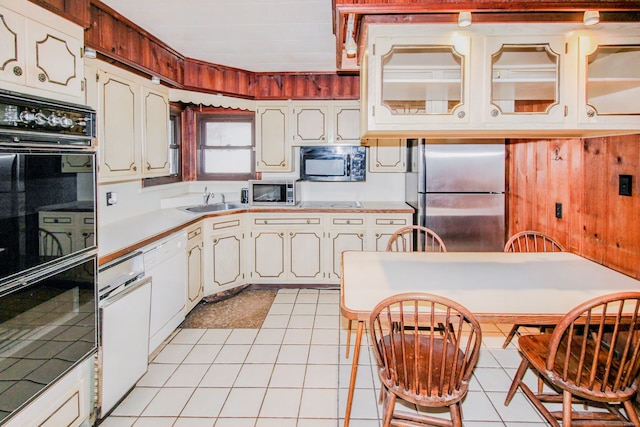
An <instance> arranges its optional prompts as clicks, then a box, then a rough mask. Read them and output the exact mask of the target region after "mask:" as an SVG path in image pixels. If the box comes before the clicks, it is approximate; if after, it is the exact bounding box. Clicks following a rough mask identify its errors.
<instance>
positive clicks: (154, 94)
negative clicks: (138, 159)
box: [142, 86, 170, 178]
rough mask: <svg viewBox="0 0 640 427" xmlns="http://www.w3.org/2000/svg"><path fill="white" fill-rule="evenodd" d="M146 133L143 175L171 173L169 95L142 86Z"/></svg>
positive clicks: (165, 174)
mask: <svg viewBox="0 0 640 427" xmlns="http://www.w3.org/2000/svg"><path fill="white" fill-rule="evenodd" d="M142 105H143V116H144V127H143V131H144V135H143V139H142V141H143V146H142V158H143V164H142V175H143V176H144V177H145V178H150V177H154V176H167V175H169V166H170V164H169V97H168V94H167V93H166V91H165V92H164V93H163V92H160V91H157V90H155V89H152V88H150V87H147V86H142Z"/></svg>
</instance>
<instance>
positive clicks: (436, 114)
mask: <svg viewBox="0 0 640 427" xmlns="http://www.w3.org/2000/svg"><path fill="white" fill-rule="evenodd" d="M392 27H393V28H392V29H390V30H389V31H386V29H387V26H386V25H385V26H377V27H376V26H370V31H369V39H368V44H367V47H366V52H365V55H364V57H363V60H362V62H363V70H362V71H361V76H362V75H363V74H364V80H363V81H364V84H361V91H362V93H361V97H360V99H361V103H362V105H361V108H362V110H363V114H362V116H361V126H362V132H361V134H362V135H361V136H363V135H364V134H366V133H367V132H369V131H371V130H394V129H400V128H402V127H406V128H415V127H416V126H417V127H418V128H420V129H426V128H427V127H432V126H433V125H445V124H446V125H454V126H459V125H464V124H468V123H469V108H470V98H469V94H470V90H469V79H470V75H471V68H470V66H471V63H470V50H471V38H470V36H469V35H468V34H465V33H462V32H460V31H459V29H458V28H457V27H452V26H449V27H446V26H428V27H424V28H423V32H422V34H432V35H430V36H427V35H418V34H416V35H415V36H414V35H411V34H407V33H408V32H409V31H408V30H407V27H409V28H413V27H415V26H414V25H408V26H392ZM435 28H437V29H435ZM371 30H373V32H371ZM414 33H415V32H414ZM436 34H438V35H436ZM361 78H362V77H361Z"/></svg>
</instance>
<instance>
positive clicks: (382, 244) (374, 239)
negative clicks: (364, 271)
mask: <svg viewBox="0 0 640 427" xmlns="http://www.w3.org/2000/svg"><path fill="white" fill-rule="evenodd" d="M369 221H370V223H371V227H370V229H369V230H370V231H369V233H370V238H369V242H370V245H369V247H368V248H367V250H370V251H386V250H387V243H389V238H391V235H392V234H393V233H394V232H395V231H396V230H397V229H399V228H400V227H405V226H407V225H411V224H412V223H413V222H412V221H413V219H412V217H411V214H372V215H371V216H370V217H369Z"/></svg>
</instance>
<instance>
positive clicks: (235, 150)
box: [197, 114, 255, 181]
mask: <svg viewBox="0 0 640 427" xmlns="http://www.w3.org/2000/svg"><path fill="white" fill-rule="evenodd" d="M197 123H198V128H197V129H198V180H236V181H243V180H248V179H253V178H254V177H255V169H254V167H253V165H254V145H255V144H254V135H255V132H254V115H253V114H200V115H198V120H197Z"/></svg>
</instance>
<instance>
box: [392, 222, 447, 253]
mask: <svg viewBox="0 0 640 427" xmlns="http://www.w3.org/2000/svg"><path fill="white" fill-rule="evenodd" d="M414 242H415V249H414ZM414 250H415V251H417V252H446V251H447V247H446V246H445V244H444V242H443V241H442V239H441V238H440V236H438V234H436V232H435V231H433V230H431V229H430V228H427V227H422V226H419V225H409V226H407V227H402V228H400V229H398V230H396V231H395V232H394V233H393V234H392V235H391V237H390V238H389V242H388V243H387V251H395V252H413V251H414Z"/></svg>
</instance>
